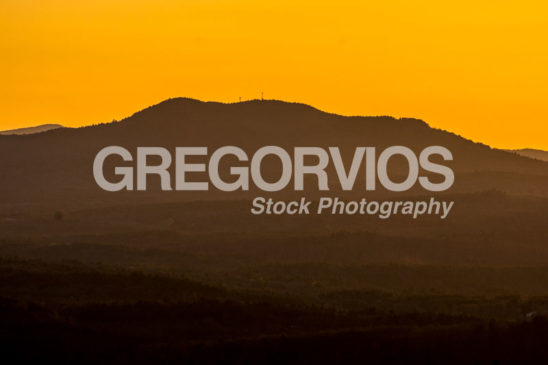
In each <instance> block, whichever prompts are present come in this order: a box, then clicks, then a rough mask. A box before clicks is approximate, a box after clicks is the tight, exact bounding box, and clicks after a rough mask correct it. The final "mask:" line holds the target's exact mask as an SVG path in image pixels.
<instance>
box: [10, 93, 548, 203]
mask: <svg viewBox="0 0 548 365" xmlns="http://www.w3.org/2000/svg"><path fill="white" fill-rule="evenodd" d="M227 145H231V146H238V147H240V148H242V149H243V150H244V151H246V153H248V154H252V153H254V151H256V150H257V149H259V148H261V147H263V146H280V147H281V148H284V149H286V150H287V151H292V150H293V148H294V147H295V146H316V147H322V148H328V147H330V146H337V147H339V148H340V150H341V151H342V153H343V158H344V160H345V161H347V162H346V163H348V161H349V159H351V157H352V153H353V151H354V150H355V148H356V147H359V146H370V147H375V148H376V151H381V150H384V149H385V148H387V147H389V146H406V147H408V148H410V149H411V150H413V151H414V152H415V153H416V154H419V153H420V151H422V150H423V149H424V148H425V147H428V146H433V145H439V146H444V147H446V148H447V149H449V150H450V151H451V153H452V155H453V160H452V161H451V162H450V167H451V169H452V170H453V171H454V172H455V175H456V176H455V181H456V182H455V184H454V186H453V187H452V188H451V193H454V194H461V193H476V192H482V191H491V190H497V191H502V192H505V193H508V194H517V195H530V196H542V197H548V192H547V191H546V186H548V162H546V161H540V160H534V159H531V158H527V157H524V156H520V155H518V154H517V153H511V152H508V151H503V150H499V149H493V148H490V147H489V146H486V145H484V144H481V143H474V142H472V141H470V140H467V139H466V138H464V137H461V136H458V135H456V134H454V133H450V132H447V131H443V130H439V129H434V128H431V127H430V126H428V124H427V123H426V122H424V121H422V120H419V119H411V118H393V117H389V116H374V117H366V116H341V115H337V114H332V113H326V112H324V111H321V110H319V109H317V108H314V107H311V106H308V105H305V104H298V103H288V102H284V101H279V100H251V101H246V102H241V103H230V104H224V103H218V102H202V101H199V100H194V99H189V98H172V99H168V100H165V101H163V102H161V103H159V104H156V105H152V106H150V107H148V108H145V109H143V110H141V111H138V112H136V113H134V114H133V115H131V116H130V117H127V118H124V119H122V120H121V121H115V122H111V123H103V124H96V125H92V126H87V127H81V128H58V129H56V130H52V131H50V132H47V133H36V134H31V135H23V136H2V135H0V175H1V176H2V183H1V184H0V206H1V205H2V204H4V203H6V204H17V203H23V204H28V203H32V204H34V205H38V204H44V205H47V206H48V207H51V204H53V203H55V204H57V205H63V204H65V203H66V204H68V205H70V204H73V203H74V202H82V201H86V202H89V203H90V204H94V205H101V204H102V205H110V204H121V203H124V202H127V201H130V200H131V201H132V202H134V203H135V202H137V201H148V202H160V201H175V200H177V201H197V200H222V199H227V198H229V199H238V200H239V199H242V200H248V199H250V198H254V197H255V196H257V194H258V193H259V191H258V190H257V189H255V188H254V187H252V189H249V190H246V191H243V190H242V191H235V192H232V193H231V194H227V193H225V192H220V191H217V190H215V189H211V190H209V191H207V192H206V191H204V192H196V191H192V192H184V191H172V192H171V193H169V192H165V191H162V190H161V189H160V186H159V180H158V179H154V178H151V181H150V184H149V185H148V188H147V191H143V192H138V193H135V192H126V191H122V192H119V193H117V194H111V193H109V192H105V191H103V190H101V189H100V188H99V187H98V185H97V184H96V182H95V180H94V177H93V169H92V166H93V162H94V158H95V156H96V155H97V153H98V152H99V151H100V150H101V149H102V148H104V147H105V146H121V147H124V148H126V149H127V150H128V151H130V153H132V154H135V151H136V148H137V147H140V146H161V147H163V148H166V149H167V150H168V151H174V149H175V148H176V147H178V146H202V147H206V148H207V149H208V152H211V151H214V150H216V149H217V148H219V147H220V146H227ZM203 160H204V161H205V160H206V157H204V158H203ZM119 163H120V162H119V161H118V160H117V159H116V158H111V159H109V160H108V162H107V163H106V165H105V168H104V170H105V175H106V177H107V179H110V180H112V181H116V179H117V178H119V177H118V176H116V175H115V174H114V171H115V170H114V168H115V166H116V165H117V164H119ZM224 163H225V165H224V166H223V167H222V171H223V174H225V175H223V176H225V178H226V179H231V178H233V176H229V174H228V171H229V170H228V167H229V165H230V164H231V163H233V162H231V161H230V160H229V159H226V160H225V162H224ZM448 164H449V163H448ZM128 165H129V164H128ZM170 169H171V170H173V164H172V165H171V167H170ZM362 169H364V167H363V166H362ZM261 171H262V172H263V173H264V175H265V176H266V177H267V178H272V179H275V178H277V177H278V175H277V174H279V165H278V162H277V161H276V160H275V159H271V160H267V161H265V163H264V164H263V165H262V166H261ZM326 171H327V173H328V175H329V176H335V175H336V172H335V171H334V166H333V165H332V164H330V165H329V166H328V167H327V169H326ZM390 171H391V173H393V176H394V179H398V178H401V177H404V176H406V175H405V174H407V173H408V165H407V164H406V163H405V161H404V160H402V159H394V161H391V164H390ZM363 173H365V171H362V172H360V174H363ZM172 176H174V175H173V174H172ZM361 176H363V175H361ZM193 178H195V179H202V180H204V181H207V180H206V179H207V176H204V174H202V175H200V173H197V174H196V175H194V176H193ZM196 181H200V180H196ZM227 181H229V180H227ZM363 183H364V179H363V178H361V179H358V181H357V183H356V186H355V187H354V189H353V190H351V191H344V192H343V191H342V190H341V187H340V186H338V185H336V184H334V185H333V186H331V187H330V190H329V191H330V192H331V194H342V193H344V194H345V196H348V197H350V196H352V197H361V196H363V195H364V191H365V187H364V186H362V185H363ZM308 186H309V187H310V188H309V189H308V190H307V194H308V196H309V197H311V198H314V196H319V194H320V192H319V191H316V190H315V189H314V183H313V181H312V182H311V183H310V184H309V185H308ZM408 193H409V194H411V195H414V194H424V190H421V189H420V188H417V189H414V190H412V191H411V190H410V191H409V192H408ZM297 194H300V193H298V192H296V191H295V190H293V189H290V188H288V189H284V190H283V191H281V192H279V194H277V195H276V197H277V198H280V199H290V198H291V199H293V198H294V197H295V196H296V195H297ZM372 194H376V195H378V196H381V195H383V194H387V192H386V191H383V189H381V188H378V189H376V190H375V191H374V192H370V193H369V194H368V196H369V197H371V196H372ZM341 196H342V195H341ZM48 209H49V208H48Z"/></svg>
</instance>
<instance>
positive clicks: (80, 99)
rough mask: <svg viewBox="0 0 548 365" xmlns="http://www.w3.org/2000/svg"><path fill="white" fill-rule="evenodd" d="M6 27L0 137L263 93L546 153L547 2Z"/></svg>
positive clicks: (16, 9) (195, 7)
mask: <svg viewBox="0 0 548 365" xmlns="http://www.w3.org/2000/svg"><path fill="white" fill-rule="evenodd" d="M0 31H1V32H2V36H1V37H0V50H1V51H0V52H1V57H0V76H1V80H2V87H1V88H0V93H1V95H0V129H11V128H20V127H26V126H31V125H36V124H43V123H61V124H63V125H66V126H80V125H87V124H92V123H100V122H109V121H111V120H113V119H121V118H124V117H126V116H129V115H131V114H132V113H134V112H136V111H138V110H140V109H143V108H145V107H147V106H150V105H152V104H155V103H158V102H160V101H162V100H164V99H167V98H170V97H176V96H185V97H191V98H197V99H201V100H214V101H221V102H236V101H238V100H239V98H240V97H241V98H242V99H243V100H247V99H255V98H260V96H261V92H264V96H265V98H266V99H282V100H286V101H296V102H303V103H307V104H311V105H313V106H315V107H317V108H319V109H322V110H325V111H329V112H334V113H339V114H343V115H393V116H396V117H415V118H420V119H423V120H425V121H426V122H427V123H429V124H430V125H431V126H433V127H436V128H442V129H446V130H449V131H452V132H455V133H457V134H461V135H463V136H465V137H466V138H470V139H472V140H474V141H480V142H484V143H486V144H489V145H491V146H495V147H500V148H522V147H531V148H541V149H548V91H547V88H548V45H547V39H548V3H547V2H546V1H532V0H523V1H504V0H502V1H483V2H482V1H469V0H465V1H459V2H440V1H426V0H422V1H420V0H419V1H395V0H388V1H382V2H369V1H348V0H346V1H345V0H343V1H298V0H293V1H286V0H281V1H229V0H225V1H223V0H216V1H211V0H209V1H208V0H202V1H195V0H189V1H169V0H156V1H145V0H134V1H128V0H119V1H115V0H109V1H105V0H93V1H88V0H85V1H73V0H70V1H69V0H52V1H29V0H0Z"/></svg>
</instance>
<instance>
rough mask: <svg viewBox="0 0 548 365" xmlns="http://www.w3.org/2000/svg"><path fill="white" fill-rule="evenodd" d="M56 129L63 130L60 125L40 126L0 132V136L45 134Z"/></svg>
mask: <svg viewBox="0 0 548 365" xmlns="http://www.w3.org/2000/svg"><path fill="white" fill-rule="evenodd" d="M58 128H64V127H63V126H62V125H60V124H41V125H37V126H34V127H27V128H18V129H10V130H7V131H0V134H1V135H4V136H8V135H24V134H35V133H42V132H46V131H49V130H52V129H58Z"/></svg>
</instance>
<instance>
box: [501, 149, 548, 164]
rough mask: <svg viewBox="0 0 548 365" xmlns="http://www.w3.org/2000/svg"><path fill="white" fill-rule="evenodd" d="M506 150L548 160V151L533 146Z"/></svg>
mask: <svg viewBox="0 0 548 365" xmlns="http://www.w3.org/2000/svg"><path fill="white" fill-rule="evenodd" d="M506 151H508V152H512V153H517V154H518V155H520V156H525V157H529V158H534V159H535V160H541V161H548V151H542V150H535V149H532V148H523V149H520V150H506Z"/></svg>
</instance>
